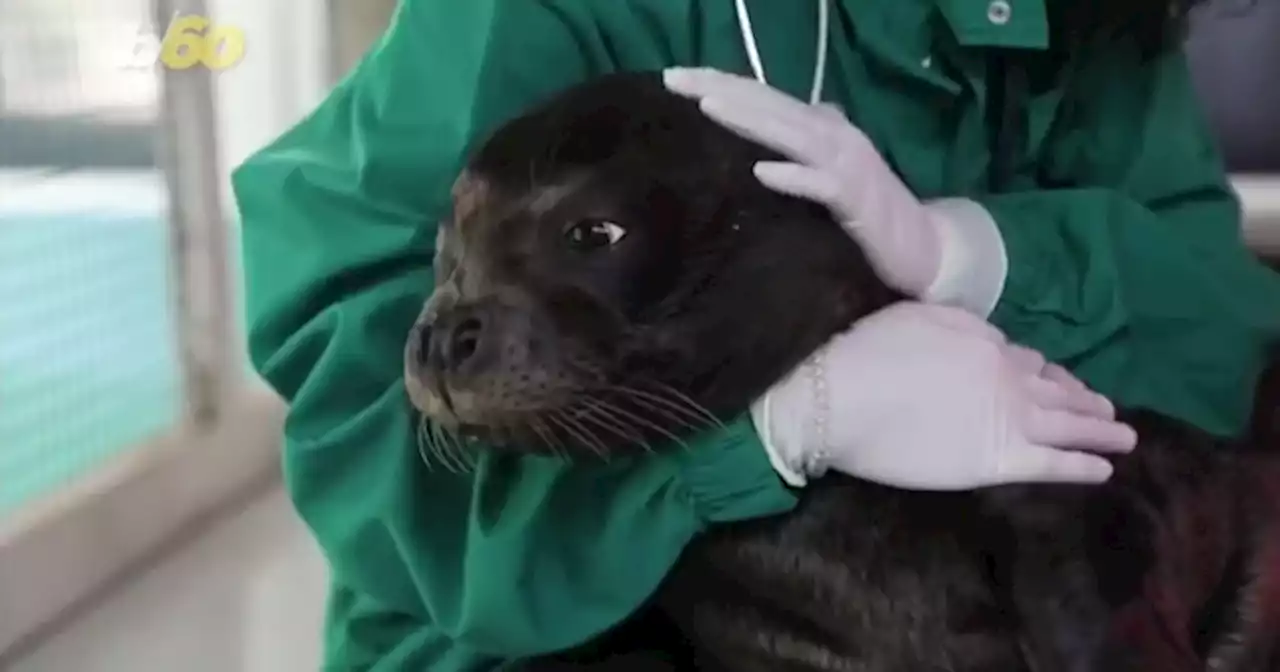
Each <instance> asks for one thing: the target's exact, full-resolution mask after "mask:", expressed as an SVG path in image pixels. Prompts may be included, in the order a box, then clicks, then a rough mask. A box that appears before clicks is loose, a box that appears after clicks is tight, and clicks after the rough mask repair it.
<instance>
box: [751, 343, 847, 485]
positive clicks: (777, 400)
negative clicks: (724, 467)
mask: <svg viewBox="0 0 1280 672" xmlns="http://www.w3.org/2000/svg"><path fill="white" fill-rule="evenodd" d="M829 418H830V402H829V399H828V386H827V376H826V368H825V352H824V350H819V351H818V352H817V353H815V354H814V355H813V356H811V357H810V358H809V359H808V360H807V361H805V362H804V363H802V364H801V365H800V366H799V367H797V368H796V369H795V370H794V371H792V372H791V373H790V374H788V375H787V377H786V378H784V379H783V380H782V381H780V382H779V383H777V384H775V385H774V386H773V387H772V388H770V389H769V391H768V392H766V393H765V394H764V396H762V397H761V398H760V399H758V400H757V401H756V402H755V403H754V404H752V405H751V419H752V421H753V423H754V424H755V426H756V431H757V432H758V433H759V435H760V440H761V443H762V444H763V445H764V449H765V453H766V454H767V455H768V457H769V463H770V464H771V465H772V466H773V469H774V471H776V472H777V473H778V476H779V477H781V478H782V480H783V481H784V482H786V483H787V484H788V485H790V486H792V487H797V488H799V487H804V486H805V485H806V484H807V483H808V479H809V478H811V477H816V476H821V475H822V474H823V473H824V472H825V471H826V468H827V460H828V455H829V453H830V450H829V438H828V429H829V428H828V422H829Z"/></svg>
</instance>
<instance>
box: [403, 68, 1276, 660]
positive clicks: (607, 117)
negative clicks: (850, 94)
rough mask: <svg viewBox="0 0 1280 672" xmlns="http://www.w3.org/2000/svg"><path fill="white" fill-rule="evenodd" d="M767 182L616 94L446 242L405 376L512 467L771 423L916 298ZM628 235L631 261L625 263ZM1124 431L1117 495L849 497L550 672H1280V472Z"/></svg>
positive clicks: (462, 210) (679, 112)
mask: <svg viewBox="0 0 1280 672" xmlns="http://www.w3.org/2000/svg"><path fill="white" fill-rule="evenodd" d="M764 158H772V157H770V156H769V154H768V153H767V152H765V151H764V150H762V149H760V148H759V147H756V146H754V145H752V144H750V143H748V142H745V141H743V140H741V139H739V138H738V137H736V136H734V135H732V134H731V133H729V132H727V131H724V130H722V129H721V128H719V127H718V126H716V125H714V124H712V123H711V122H709V121H707V120H706V119H705V118H704V117H703V116H702V115H701V114H700V113H699V111H698V110H697V108H696V106H695V105H694V104H693V103H691V102H689V101H687V100H684V99H680V98H677V97H675V96H672V95H670V94H668V93H667V92H665V90H664V89H663V88H662V86H661V83H660V82H659V81H658V79H657V77H656V76H654V75H616V76H610V77H606V78H603V79H599V80H596V81H593V82H591V83H588V84H585V85H582V86H579V87H576V88H574V89H572V90H570V91H567V92H564V93H562V94H561V95H559V96H557V97H556V98H555V99H554V100H552V101H550V102H548V103H546V104H545V105H543V106H542V107H540V108H538V109H536V110H534V111H532V112H530V113H528V114H526V115H524V116H522V117H520V118H518V119H516V120H514V121H512V122H510V123H508V124H506V125H505V126H503V127H502V128H500V129H499V130H498V131H497V132H496V133H495V134H494V135H493V136H492V137H491V138H490V139H489V140H488V141H487V142H486V143H484V144H483V145H482V146H481V147H480V148H479V149H478V151H477V152H476V153H475V154H474V156H473V158H472V160H471V162H470V163H469V165H468V166H467V169H466V172H465V173H464V178H463V179H462V180H461V181H460V183H459V192H458V194H457V204H458V207H457V211H456V212H455V213H454V217H453V218H451V220H450V221H449V222H446V223H445V224H444V225H443V226H444V228H443V231H444V233H443V234H442V236H441V245H440V249H439V250H438V261H437V280H438V284H437V289H436V292H435V293H434V295H433V297H432V299H431V301H430V302H429V303H428V305H427V307H426V309H425V310H424V312H423V317H422V319H421V320H420V321H419V324H418V326H416V327H415V330H414V333H413V335H412V337H411V338H410V342H409V346H408V348H407V349H406V374H407V379H408V385H409V387H410V391H411V396H412V397H413V398H414V401H415V403H416V404H417V405H418V406H419V407H420V408H422V409H424V410H425V411H426V412H427V414H428V415H429V416H430V417H431V418H432V419H434V420H436V422H437V424H438V425H439V426H441V427H445V428H447V429H449V430H451V431H457V432H461V433H475V434H480V435H483V436H484V437H486V438H487V439H489V441H490V443H496V444H499V445H500V448H501V449H507V450H519V451H528V452H535V451H546V450H555V451H568V452H572V453H574V454H575V455H577V456H579V457H580V458H581V459H590V457H591V456H592V454H593V453H605V454H620V453H628V452H632V453H634V452H636V451H638V450H639V448H638V447H637V446H653V445H658V446H663V447H660V448H657V449H659V450H666V449H670V450H677V449H680V448H677V447H676V444H677V441H673V440H671V439H664V440H663V441H661V442H658V441H656V439H659V438H662V437H667V436H671V437H676V438H679V437H682V436H687V435H688V434H691V433H692V432H694V431H709V430H703V429H697V428H696V427H697V425H699V423H701V422H702V421H704V420H705V421H706V423H704V424H710V420H707V418H708V412H709V415H711V416H715V417H716V418H719V419H726V418H731V417H734V416H735V415H737V414H740V413H742V412H743V410H744V409H745V408H746V407H747V405H748V403H749V402H750V401H751V400H752V399H754V398H755V397H757V396H758V395H759V394H761V393H762V392H763V391H764V390H765V389H766V388H767V387H768V386H769V385H770V384H772V383H773V382H774V381H776V380H777V379H779V378H780V377H782V376H783V375H784V374H786V373H787V372H788V371H789V370H790V369H792V368H793V367H795V366H796V365H797V364H798V363H799V362H800V361H801V360H802V359H804V358H805V357H806V356H807V355H808V354H809V353H810V352H812V351H813V350H815V349H816V348H818V347H819V346H820V345H821V344H822V343H823V342H825V341H826V340H827V339H828V338H830V337H831V336H832V335H833V334H834V333H836V332H838V331H840V330H843V329H845V328H847V327H848V326H849V325H850V324H852V323H853V322H854V321H856V320H857V319H858V318H859V317H861V316H864V315H867V314H869V313H871V312H873V311H875V310H877V309H879V308H881V307H883V306H885V305H888V304H889V303H891V302H893V301H896V300H898V299H899V297H898V296H896V295H894V294H893V293H892V292H890V291H889V290H887V289H886V288H885V287H884V286H883V285H882V284H881V283H880V282H879V281H878V279H877V278H876V277H875V276H874V275H873V274H872V272H871V271H870V268H869V266H868V264H867V263H866V261H865V259H864V257H863V255H862V253H861V252H860V250H859V249H858V246H857V245H856V244H855V243H854V242H853V240H852V239H851V238H850V237H849V236H847V235H846V234H845V233H844V232H843V231H842V230H841V229H840V228H839V227H838V226H837V225H836V224H835V223H834V222H833V221H832V220H831V219H830V218H829V216H828V215H827V213H826V212H825V211H824V210H823V209H821V208H819V207H817V206H814V205H812V204H808V203H805V202H801V201H798V200H795V199H791V198H787V197H784V196H780V195H777V194H775V193H772V192H770V191H769V190H767V189H765V188H764V187H762V186H761V185H760V184H759V183H758V182H757V181H756V180H755V178H754V177H753V176H752V174H751V167H752V165H753V164H754V163H755V162H756V161H757V160H760V159H764ZM583 222H586V225H587V229H586V231H587V233H586V234H583V233H581V230H575V229H573V227H575V226H579V225H580V224H581V223H583ZM612 223H617V224H619V225H620V227H621V229H617V230H625V237H622V238H620V239H619V240H618V241H615V242H614V243H613V244H610V242H611V239H609V238H608V233H609V232H611V231H615V229H611V228H609V225H610V224H612ZM593 232H594V233H593ZM584 235H600V236H606V237H605V238H604V239H601V241H597V242H598V243H599V244H589V245H583V244H581V243H582V236H584ZM566 240H569V241H570V242H572V241H577V242H576V243H572V244H570V243H566ZM481 327H483V329H481ZM459 353H461V354H459ZM1123 415H1124V416H1125V419H1126V420H1127V421H1129V422H1130V423H1132V424H1133V425H1134V426H1135V427H1136V428H1137V429H1138V430H1139V433H1140V435H1141V437H1142V438H1141V445H1140V446H1139V448H1138V449H1137V451H1136V452H1135V453H1134V454H1133V455H1131V456H1127V457H1122V458H1119V459H1117V460H1116V467H1117V471H1116V475H1115V477H1114V478H1113V479H1112V481H1111V482H1110V483H1108V484H1107V485H1104V486H1099V487H1076V486H1029V487H1006V488H994V489H991V490H989V491H984V492H982V493H945V494H941V493H919V492H905V491H899V490H893V489H889V488H884V487H879V486H876V485H872V484H869V483H864V482H860V481H857V480H854V479H850V478H846V477H841V476H828V477H825V478H823V479H822V480H820V481H819V482H817V483H815V484H813V485H811V486H810V487H809V488H807V489H806V490H804V491H803V493H802V499H801V503H800V505H799V507H798V508H797V509H796V510H795V511H794V512H792V513H789V514H787V515H784V516H780V517H776V518H772V519H767V520H757V521H751V522H744V523H737V524H731V525H724V526H719V527H715V528H713V529H711V530H710V531H709V532H708V533H707V534H706V535H705V536H704V537H702V538H700V539H699V540H697V541H696V542H695V543H694V544H693V545H692V546H691V547H690V548H689V549H688V552H687V553H686V554H685V556H684V557H683V558H682V559H681V561H680V563H679V564H678V566H677V567H676V568H675V570H674V571H673V573H672V575H671V577H670V579H669V580H668V581H667V583H666V584H665V585H664V586H663V588H662V589H661V591H660V593H659V595H658V596H657V598H656V599H655V602H654V604H653V605H651V606H649V607H646V608H645V610H644V611H643V612H642V613H641V614H639V615H637V621H636V622H635V623H632V624H629V625H624V626H622V627H621V628H620V630H619V631H618V632H617V633H613V634H611V635H607V636H605V637H604V638H602V639H601V640H600V641H599V642H595V643H594V644H593V645H589V646H587V647H584V649H583V650H581V651H578V652H572V653H570V654H567V655H563V656H558V657H556V658H555V659H549V660H546V661H541V662H539V663H536V664H535V667H539V666H542V667H545V668H546V669H603V670H631V669H636V670H645V669H653V670H658V669H700V670H723V671H725V672H755V671H757V670H758V671H760V672H764V671H768V672H785V671H789V670H829V671H836V670H855V671H859V672H862V671H866V672H870V671H883V672H941V671H966V672H967V671H971V672H979V671H990V672H1018V671H1022V670H1026V671H1034V672H1059V671H1061V672H1075V671H1077V670H1117V671H1118V670H1133V671H1140V672H1181V671H1182V670H1187V671H1190V670H1203V669H1213V670H1216V671H1221V672H1229V671H1239V672H1245V671H1248V672H1264V671H1268V670H1277V669H1280V652H1278V651H1277V649H1278V647H1280V644H1278V642H1280V588H1278V587H1277V586H1280V578H1278V577H1280V541H1277V540H1278V539H1280V527H1278V526H1277V521H1280V467H1278V466H1277V456H1276V455H1274V454H1269V453H1268V452H1266V451H1257V450H1251V448H1252V447H1253V446H1251V445H1243V444H1242V445H1226V444H1224V443H1221V442H1217V441H1214V440H1212V439H1211V438H1210V437H1208V436H1206V435H1204V434H1202V433H1200V432H1198V431H1196V430H1194V429H1192V428H1190V427H1187V426H1185V425H1183V424H1181V423H1178V422H1175V421H1173V420H1170V419H1167V418H1162V417H1159V416H1156V415H1154V414H1151V413H1147V412H1142V411H1125V412H1123ZM921 421H927V419H921ZM1257 438H1259V437H1255V439H1257ZM1254 443H1257V441H1254ZM535 578H536V577H535ZM618 580H619V581H625V580H626V577H618ZM656 622H662V623H664V624H668V625H672V626H674V631H675V632H677V633H679V634H678V635H677V636H670V637H668V636H659V634H657V631H656V630H655V631H650V630H648V629H647V628H649V627H651V626H652V625H653V624H654V623H656ZM622 633H626V634H625V635H624V634H622ZM680 640H684V643H687V644H688V645H689V647H688V649H682V648H681V647H680V646H678V644H680ZM623 649H626V650H623ZM645 649H650V650H653V651H662V652H664V653H665V655H666V657H667V658H668V662H667V663H666V664H665V666H664V664H663V663H659V662H657V661H656V660H651V659H650V658H648V657H646V653H645ZM672 656H676V659H674V660H672V658H671V657H672ZM593 666H594V668H593Z"/></svg>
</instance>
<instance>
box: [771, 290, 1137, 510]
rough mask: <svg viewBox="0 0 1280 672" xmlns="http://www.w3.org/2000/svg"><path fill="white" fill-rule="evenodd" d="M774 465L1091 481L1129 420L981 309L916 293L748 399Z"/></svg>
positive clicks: (928, 484) (965, 481)
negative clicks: (1010, 337)
mask: <svg viewBox="0 0 1280 672" xmlns="http://www.w3.org/2000/svg"><path fill="white" fill-rule="evenodd" d="M751 416H752V419H753V420H754V422H755V425H756V429H757V431H759V432H760V435H761V438H762V439H763V440H764V443H765V446H766V449H767V450H768V452H769V456H770V459H771V461H772V463H773V465H774V468H775V469H776V470H777V471H778V473H779V474H780V475H781V476H782V477H783V478H784V479H785V480H786V481H787V482H788V483H790V484H791V485H794V486H801V485H804V484H805V482H806V480H807V479H808V478H810V477H816V476H820V475H821V474H823V473H824V472H826V471H827V470H828V469H834V470H836V471H839V472H844V473H846V474H849V475H851V476H856V477H859V478H862V479H865V480H869V481H874V482H877V483H881V484H884V485H890V486H896V487H901V488H906V489H913V490H967V489H974V488H980V487H985V486H991V485H1000V484H1011V483H1028V482H1074V483H1099V482H1102V481H1105V480H1107V479H1108V478H1110V476H1111V473H1112V467H1111V464H1110V463H1109V462H1108V461H1107V460H1106V459H1104V458H1103V457H1101V456H1099V455H1095V454H1090V453H1089V452H1084V451H1097V452H1109V453H1123V452H1128V451H1130V450H1132V449H1133V448H1134V446H1135V445H1136V443H1137V435H1136V433H1135V432H1134V430H1133V429H1132V428H1130V427H1128V426H1126V425H1123V424H1121V423H1118V422H1116V421H1115V408H1114V407H1113V406H1112V404H1111V403H1110V402H1109V401H1107V400H1106V399H1105V398H1103V397H1102V396H1101V395H1098V394H1097V393H1095V392H1092V391H1090V390H1089V389H1088V388H1087V387H1085V385H1084V384H1083V383H1081V382H1080V381H1079V380H1077V379H1076V378H1075V377H1073V376H1072V375H1071V374H1070V373H1068V372H1067V371H1066V370H1064V369H1062V368H1061V367H1059V366H1056V365H1053V364H1047V363H1046V362H1045V359H1044V357H1042V356H1041V355H1039V354H1038V353H1036V352H1034V351H1031V350H1028V349H1026V348H1023V347H1020V346H1017V345H1014V344H1012V343H1009V342H1008V341H1007V340H1006V339H1005V337H1004V335H1003V334H1001V333H1000V331H999V330H997V329H996V328H995V327H993V326H991V325H990V324H988V323H987V322H986V321H984V320H983V319H982V318H979V317H977V316H974V315H971V314H969V313H967V312H965V311H962V310H959V309H955V308H949V307H946V306H935V305H929V304H923V303H915V302H903V303H899V304H896V305H894V306H890V307H889V308H885V309H883V310H881V311H880V312H878V313H875V314H873V315H871V316H869V317H866V318H864V319H862V320H861V321H859V322H858V323H857V324H856V325H855V326H854V327H852V328H851V329H849V330H848V331H846V332H844V333H842V334H839V335H837V336H836V337H835V338H833V339H832V340H831V341H830V342H829V343H828V344H827V345H826V346H824V347H823V348H822V349H821V350H819V351H818V352H817V353H815V354H814V355H813V356H811V357H810V358H809V360H808V361H806V362H805V363H803V364H802V365H801V366H799V367H798V368H797V369H796V370H795V371H793V372H792V373H791V374H790V375H788V376H787V377H786V378H785V379H783V380H782V381H780V382H779V383H777V384H776V385H774V386H773V388H771V389H770V390H769V391H768V392H767V393H766V394H765V395H764V396H763V397H762V398H761V399H760V400H758V401H757V402H756V403H755V404H753V405H752V408H751Z"/></svg>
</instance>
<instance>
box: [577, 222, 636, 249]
mask: <svg viewBox="0 0 1280 672" xmlns="http://www.w3.org/2000/svg"><path fill="white" fill-rule="evenodd" d="M626 235H627V230H626V229H624V228H622V227H621V226H618V225H617V224H615V223H613V222H610V221H608V220H604V219H584V220H581V221H578V222H574V223H573V224H570V225H569V226H567V227H565V230H564V237H565V239H566V240H568V241H569V244H570V245H572V246H573V247H574V248H576V249H578V250H582V251H584V252H589V251H592V250H598V249H600V248H604V247H610V246H612V245H617V244H618V241H620V240H622V239H623V238H624V237H625V236H626Z"/></svg>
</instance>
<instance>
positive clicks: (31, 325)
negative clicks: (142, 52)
mask: <svg viewBox="0 0 1280 672" xmlns="http://www.w3.org/2000/svg"><path fill="white" fill-rule="evenodd" d="M148 13H149V4H148V2H147V0H110V1H109V2H106V1H103V0H93V1H83V0H0V519H3V518H4V517H6V516H8V515H9V514H11V513H12V512H13V511H14V510H16V509H17V508H19V507H21V506H23V505H24V504H27V503H29V502H31V501H33V500H34V499H36V498H39V497H42V496H44V495H47V494H49V493H51V492H53V491H55V490H56V489H58V488H59V487H62V486H64V485H65V484H67V483H70V482H72V481H73V480H75V479H79V478H81V477H83V476H85V475H86V474H88V473H90V472H91V471H92V470H93V469H95V468H97V467H100V466H101V465H102V464H103V463H104V462H105V461H107V460H109V459H111V458H112V457H114V456H118V455H119V454H121V453H122V452H123V451H128V450H131V449H135V448H136V447H138V446H139V445H141V442H144V441H145V440H146V439H148V438H149V437H151V436H154V435H156V434H157V433H159V432H162V431H164V429H166V428H167V427H169V426H171V425H173V423H174V422H175V421H176V420H177V418H178V417H179V413H180V409H181V408H182V400H181V398H180V390H181V387H180V374H179V367H178V360H177V356H176V352H177V350H178V348H177V344H176V330H175V328H174V324H175V321H174V318H173V316H172V314H171V313H172V309H171V298H170V292H169V287H170V281H169V277H168V276H169V242H168V227H167V223H166V215H165V213H166V211H167V203H166V198H165V188H164V180H163V179H162V177H161V175H160V173H159V170H158V169H157V168H156V164H155V160H154V155H155V151H154V147H153V138H154V137H155V135H156V127H157V110H158V107H159V106H158V97H157V96H158V86H157V82H156V76H155V73H154V72H149V71H146V70H140V69H137V68H133V67H130V62H129V59H130V57H131V56H132V54H131V52H130V49H129V45H130V43H131V42H130V40H131V37H132V36H134V35H136V34H137V33H138V31H139V30H140V29H141V28H142V27H143V22H144V21H145V20H147V18H148Z"/></svg>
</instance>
